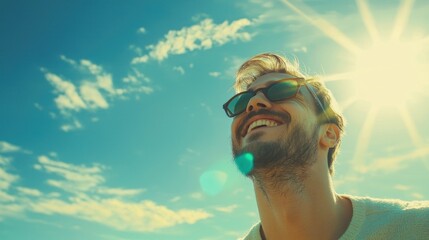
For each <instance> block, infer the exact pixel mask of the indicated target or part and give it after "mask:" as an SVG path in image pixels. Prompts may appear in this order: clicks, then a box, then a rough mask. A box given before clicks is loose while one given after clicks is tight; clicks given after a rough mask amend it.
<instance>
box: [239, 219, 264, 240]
mask: <svg viewBox="0 0 429 240" xmlns="http://www.w3.org/2000/svg"><path fill="white" fill-rule="evenodd" d="M260 228H261V222H258V223H256V224H255V225H253V226H252V227H251V228H250V230H249V232H248V233H247V234H246V235H245V236H244V237H243V238H240V240H262V239H261V234H260V232H259V229H260Z"/></svg>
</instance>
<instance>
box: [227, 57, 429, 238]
mask: <svg viewBox="0 0 429 240" xmlns="http://www.w3.org/2000/svg"><path fill="white" fill-rule="evenodd" d="M235 88H236V90H237V94H236V95H235V96H234V97H232V98H231V99H230V100H229V101H227V102H226V103H225V104H224V106H223V107H224V110H225V112H226V114H227V115H228V116H229V117H233V122H232V126H231V135H232V136H231V138H232V146H233V154H234V158H235V162H236V164H237V166H238V168H239V169H240V170H241V171H242V172H243V173H244V174H245V175H247V176H248V177H249V178H250V179H251V180H252V182H253V185H254V191H255V195H256V201H257V205H258V210H259V215H260V219H261V221H260V223H257V224H256V225H254V226H253V227H252V228H251V230H250V231H249V233H248V234H247V236H246V237H245V238H244V239H246V240H253V239H257V240H259V239H269V240H283V239H429V202H402V201H398V200H381V199H372V198H362V197H354V196H347V195H339V194H337V193H336V192H335V190H334V188H333V184H332V178H331V175H332V174H333V172H334V167H333V161H334V160H335V157H336V155H337V153H338V149H339V145H340V142H341V137H342V134H343V131H344V120H343V116H342V115H341V113H340V112H339V111H338V110H337V108H336V107H335V100H334V99H333V97H332V96H331V93H330V92H329V90H328V89H326V87H325V86H324V85H323V84H322V82H320V81H319V80H317V79H308V78H306V77H305V76H304V75H303V74H302V73H300V72H299V69H298V67H297V66H295V65H294V64H291V63H290V62H289V61H288V60H286V59H285V58H283V57H281V56H279V55H276V54H270V53H266V54H260V55H257V56H255V57H253V58H251V59H250V60H248V61H247V62H245V63H244V64H243V65H242V66H241V67H240V69H239V70H238V73H237V77H236V83H235Z"/></svg>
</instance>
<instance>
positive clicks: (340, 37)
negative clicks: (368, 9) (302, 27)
mask: <svg viewBox="0 0 429 240" xmlns="http://www.w3.org/2000/svg"><path fill="white" fill-rule="evenodd" d="M283 2H284V3H285V4H286V5H287V6H288V7H289V8H290V9H291V10H292V11H294V12H295V13H297V14H298V15H300V16H301V17H303V18H304V19H305V20H307V21H308V22H309V23H310V24H311V25H313V26H315V27H317V28H318V29H319V30H320V31H322V32H323V33H324V34H325V35H326V36H328V37H329V38H331V39H332V40H334V41H335V42H337V43H338V44H339V45H340V46H342V47H344V48H345V49H347V50H348V51H350V52H352V53H354V54H357V53H359V52H360V51H361V49H360V48H359V47H358V46H357V45H356V44H355V43H354V42H353V41H352V40H351V39H350V38H349V37H347V36H346V35H345V34H344V33H342V32H341V31H340V30H339V29H337V28H336V27H335V26H334V25H332V24H331V23H329V22H328V21H326V20H325V19H323V18H322V17H317V13H316V12H314V11H311V10H310V9H307V11H311V13H310V15H311V16H314V17H310V16H309V15H307V14H306V13H304V12H303V11H302V10H301V9H299V8H298V7H296V6H295V5H293V4H292V3H290V2H289V1H288V0H283Z"/></svg>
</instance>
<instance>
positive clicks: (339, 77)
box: [322, 72, 353, 82]
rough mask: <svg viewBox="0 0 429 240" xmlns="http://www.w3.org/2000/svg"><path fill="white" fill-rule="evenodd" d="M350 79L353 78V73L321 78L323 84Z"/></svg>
mask: <svg viewBox="0 0 429 240" xmlns="http://www.w3.org/2000/svg"><path fill="white" fill-rule="evenodd" d="M352 77H353V73H351V72H347V73H335V74H331V75H325V76H323V77H322V79H323V81H324V82H333V81H339V80H346V79H351V78H352Z"/></svg>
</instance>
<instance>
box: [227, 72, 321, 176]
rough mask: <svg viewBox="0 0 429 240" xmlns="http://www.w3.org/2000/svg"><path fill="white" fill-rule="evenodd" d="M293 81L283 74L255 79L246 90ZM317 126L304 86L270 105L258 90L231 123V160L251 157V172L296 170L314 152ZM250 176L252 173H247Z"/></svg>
mask: <svg viewBox="0 0 429 240" xmlns="http://www.w3.org/2000/svg"><path fill="white" fill-rule="evenodd" d="M285 78H294V76H291V75H288V74H284V73H269V74H266V75H263V76H260V77H258V78H257V79H256V80H255V81H254V82H253V83H252V84H251V85H250V86H249V90H257V89H260V88H264V87H266V86H269V85H271V84H272V83H273V82H275V81H277V80H280V79H285ZM317 126H318V124H317V118H316V114H315V110H314V104H313V101H312V96H311V95H310V93H309V92H308V91H307V89H306V88H305V87H301V88H300V90H299V92H298V94H297V95H296V96H295V97H293V98H290V99H287V100H284V101H278V102H270V101H269V100H268V99H267V98H266V96H264V94H263V93H262V92H261V91H259V92H258V93H257V94H256V95H255V96H254V97H253V98H252V99H251V100H250V101H249V103H248V105H247V108H246V111H245V112H243V113H241V114H239V115H238V116H236V117H235V118H234V120H233V122H232V126H231V131H232V145H233V154H234V157H237V156H239V155H240V154H243V153H251V154H252V155H253V156H254V169H256V170H258V169H266V168H279V167H280V168H289V170H292V169H291V168H297V167H298V166H301V167H302V166H304V165H305V164H306V163H308V161H310V160H311V159H307V158H314V156H313V155H314V154H315V152H316V150H317V144H318V131H317V130H318V127H317ZM250 174H252V172H250Z"/></svg>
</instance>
